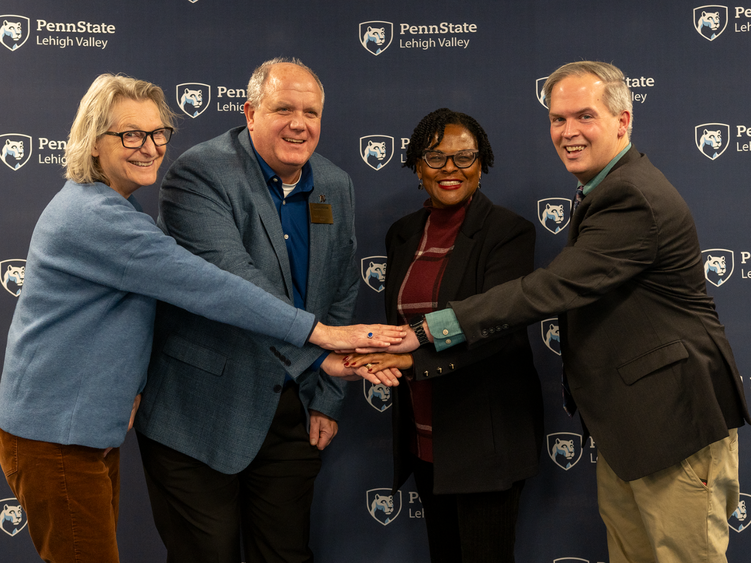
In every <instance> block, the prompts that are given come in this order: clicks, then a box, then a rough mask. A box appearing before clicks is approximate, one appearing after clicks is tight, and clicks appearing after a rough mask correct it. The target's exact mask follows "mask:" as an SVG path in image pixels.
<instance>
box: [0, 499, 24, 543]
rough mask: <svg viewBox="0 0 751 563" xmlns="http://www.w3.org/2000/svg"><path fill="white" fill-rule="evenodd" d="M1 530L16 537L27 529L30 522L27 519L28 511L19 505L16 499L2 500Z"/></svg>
mask: <svg viewBox="0 0 751 563" xmlns="http://www.w3.org/2000/svg"><path fill="white" fill-rule="evenodd" d="M0 508H2V512H0V529H2V530H3V532H5V533H6V534H8V535H9V536H10V537H13V536H15V535H16V534H18V532H20V531H21V530H23V529H24V528H25V527H26V524H28V523H29V520H28V519H27V518H26V511H25V510H24V509H23V507H22V506H21V505H20V504H18V499H16V498H4V499H2V500H0Z"/></svg>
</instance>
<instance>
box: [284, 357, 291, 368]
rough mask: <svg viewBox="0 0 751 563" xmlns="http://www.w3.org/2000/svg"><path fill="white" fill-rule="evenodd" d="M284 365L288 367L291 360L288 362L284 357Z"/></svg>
mask: <svg viewBox="0 0 751 563" xmlns="http://www.w3.org/2000/svg"><path fill="white" fill-rule="evenodd" d="M284 365H285V366H287V367H289V366H291V365H292V362H290V361H289V360H287V359H285V360H284Z"/></svg>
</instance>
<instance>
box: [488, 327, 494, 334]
mask: <svg viewBox="0 0 751 563" xmlns="http://www.w3.org/2000/svg"><path fill="white" fill-rule="evenodd" d="M489 332H490V334H493V333H494V332H495V329H494V328H493V327H492V326H491V327H490V331H489Z"/></svg>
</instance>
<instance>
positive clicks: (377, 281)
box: [360, 256, 386, 293]
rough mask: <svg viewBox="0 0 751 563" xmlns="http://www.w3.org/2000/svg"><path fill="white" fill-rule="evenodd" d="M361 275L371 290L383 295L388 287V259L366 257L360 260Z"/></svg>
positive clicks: (383, 257)
mask: <svg viewBox="0 0 751 563" xmlns="http://www.w3.org/2000/svg"><path fill="white" fill-rule="evenodd" d="M360 275H361V276H362V279H363V280H364V281H365V283H366V284H368V287H369V288H370V289H372V290H373V291H375V292H376V293H381V292H382V291H383V290H384V289H385V287H386V257H385V256H366V257H365V258H363V259H362V260H360Z"/></svg>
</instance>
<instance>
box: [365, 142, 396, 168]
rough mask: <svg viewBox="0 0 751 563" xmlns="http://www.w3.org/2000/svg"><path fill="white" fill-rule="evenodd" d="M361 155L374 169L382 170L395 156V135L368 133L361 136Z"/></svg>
mask: <svg viewBox="0 0 751 563" xmlns="http://www.w3.org/2000/svg"><path fill="white" fill-rule="evenodd" d="M360 156H361V157H362V159H363V161H364V162H365V164H367V165H368V166H370V167H371V168H372V169H373V170H381V169H383V167H384V166H386V165H387V164H388V163H389V161H390V160H391V157H393V156H394V137H390V136H389V135H367V136H365V137H360Z"/></svg>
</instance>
